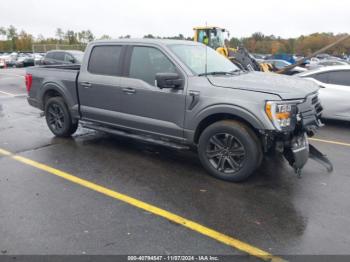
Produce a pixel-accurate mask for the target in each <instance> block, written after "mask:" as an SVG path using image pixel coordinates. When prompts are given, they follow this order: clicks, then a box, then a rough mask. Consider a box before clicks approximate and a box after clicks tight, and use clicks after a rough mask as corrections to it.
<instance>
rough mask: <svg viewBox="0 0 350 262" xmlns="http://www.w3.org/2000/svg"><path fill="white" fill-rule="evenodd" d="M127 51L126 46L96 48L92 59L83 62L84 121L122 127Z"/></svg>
mask: <svg viewBox="0 0 350 262" xmlns="http://www.w3.org/2000/svg"><path fill="white" fill-rule="evenodd" d="M123 50H124V47H123V46H121V45H115V44H114V45H113V44H108V45H97V46H93V47H92V49H91V52H90V58H89V59H85V61H84V62H83V65H82V68H81V72H80V75H79V78H78V92H79V99H80V112H81V114H82V118H83V119H85V120H92V121H97V122H105V123H109V124H118V123H119V118H120V111H121V95H122V91H121V86H120V84H121V77H120V76H121V62H122V59H123ZM87 60H88V61H87Z"/></svg>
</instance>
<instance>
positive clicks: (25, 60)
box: [15, 53, 34, 67]
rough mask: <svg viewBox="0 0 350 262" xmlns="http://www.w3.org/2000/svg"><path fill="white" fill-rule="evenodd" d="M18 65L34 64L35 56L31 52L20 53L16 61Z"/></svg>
mask: <svg viewBox="0 0 350 262" xmlns="http://www.w3.org/2000/svg"><path fill="white" fill-rule="evenodd" d="M15 66H16V67H27V66H34V58H33V56H32V55H31V54H24V53H20V54H18V56H17V60H16V61H15Z"/></svg>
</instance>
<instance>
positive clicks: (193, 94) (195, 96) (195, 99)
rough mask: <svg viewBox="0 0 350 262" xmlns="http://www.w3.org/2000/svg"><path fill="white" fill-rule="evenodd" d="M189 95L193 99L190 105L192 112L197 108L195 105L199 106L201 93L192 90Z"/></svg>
mask: <svg viewBox="0 0 350 262" xmlns="http://www.w3.org/2000/svg"><path fill="white" fill-rule="evenodd" d="M188 94H189V95H190V96H191V97H192V101H191V103H190V105H189V106H188V109H189V110H192V109H193V108H194V107H195V105H197V103H198V102H199V95H200V92H199V91H196V90H190V91H189V92H188Z"/></svg>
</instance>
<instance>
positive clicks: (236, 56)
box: [193, 26, 350, 75]
mask: <svg viewBox="0 0 350 262" xmlns="http://www.w3.org/2000/svg"><path fill="white" fill-rule="evenodd" d="M193 30H194V41H196V42H200V43H203V44H205V45H207V46H209V47H211V48H213V49H214V50H216V51H217V52H219V53H220V54H222V55H224V56H225V57H227V58H228V59H230V60H231V62H232V63H234V64H235V65H237V66H238V67H239V68H240V69H242V70H248V71H262V72H276V73H278V74H287V75H288V74H289V72H291V70H292V69H293V68H294V67H296V66H299V65H302V64H303V63H305V62H306V61H307V60H309V59H310V58H312V57H314V56H316V55H318V54H320V53H323V52H325V51H327V50H328V49H330V48H332V47H334V46H336V45H338V44H339V43H341V42H343V41H345V40H347V39H349V38H350V35H348V34H347V35H344V36H343V37H340V38H339V39H338V40H336V41H335V42H333V43H331V44H329V45H327V46H325V47H323V48H321V49H320V50H318V51H316V52H314V53H312V54H310V55H308V56H306V57H305V58H303V59H301V60H299V61H298V62H297V63H295V64H292V65H289V66H287V67H285V68H283V69H281V70H277V68H275V67H274V66H273V65H271V64H268V63H258V62H257V61H256V59H255V58H254V57H253V56H252V55H251V54H250V53H249V52H248V50H247V49H246V48H245V47H244V46H238V47H237V48H232V47H230V42H229V39H230V32H229V31H228V30H227V29H225V28H221V27H217V26H199V27H195V28H193Z"/></svg>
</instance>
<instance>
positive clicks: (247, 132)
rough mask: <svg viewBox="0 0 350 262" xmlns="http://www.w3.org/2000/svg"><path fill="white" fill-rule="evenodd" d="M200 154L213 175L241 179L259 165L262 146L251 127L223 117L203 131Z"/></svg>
mask: <svg viewBox="0 0 350 262" xmlns="http://www.w3.org/2000/svg"><path fill="white" fill-rule="evenodd" d="M198 155H199V158H200V160H201V162H202V165H203V166H204V168H205V169H206V170H207V171H208V172H209V173H210V174H211V175H213V176H214V177H217V178H220V179H223V180H229V181H234V182H239V181H243V180H245V179H247V178H248V177H249V176H250V175H251V174H252V173H253V172H254V170H255V169H256V168H257V167H258V166H259V165H260V163H261V159H262V149H261V145H260V142H259V140H258V138H257V136H256V135H255V133H254V132H253V131H252V130H251V129H250V128H249V127H247V126H246V125H244V124H242V123H240V122H238V121H234V120H224V121H219V122H216V123H214V124H212V125H210V126H209V127H207V128H206V129H205V130H204V131H203V133H202V134H201V136H200V138H199V145H198Z"/></svg>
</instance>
